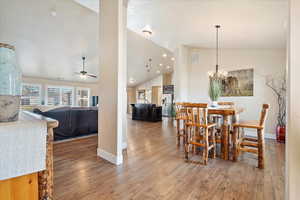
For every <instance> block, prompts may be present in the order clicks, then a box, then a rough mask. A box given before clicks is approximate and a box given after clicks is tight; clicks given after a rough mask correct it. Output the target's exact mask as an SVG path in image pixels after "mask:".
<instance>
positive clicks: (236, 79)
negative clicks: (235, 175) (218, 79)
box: [222, 69, 254, 97]
mask: <svg viewBox="0 0 300 200" xmlns="http://www.w3.org/2000/svg"><path fill="white" fill-rule="evenodd" d="M253 89H254V69H241V70H235V71H230V72H228V75H227V77H226V79H225V80H223V81H222V96H223V97H237V96H253Z"/></svg>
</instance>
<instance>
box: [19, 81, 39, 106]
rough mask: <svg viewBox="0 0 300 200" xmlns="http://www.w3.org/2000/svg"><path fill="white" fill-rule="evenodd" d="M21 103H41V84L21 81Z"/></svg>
mask: <svg viewBox="0 0 300 200" xmlns="http://www.w3.org/2000/svg"><path fill="white" fill-rule="evenodd" d="M21 105H41V85H38V84H29V83H23V84H22V97H21Z"/></svg>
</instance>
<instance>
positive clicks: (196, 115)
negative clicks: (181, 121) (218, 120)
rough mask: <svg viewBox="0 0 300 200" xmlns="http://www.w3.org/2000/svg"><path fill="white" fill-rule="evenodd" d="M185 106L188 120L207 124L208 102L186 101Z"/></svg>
mask: <svg viewBox="0 0 300 200" xmlns="http://www.w3.org/2000/svg"><path fill="white" fill-rule="evenodd" d="M184 106H185V108H186V116H188V122H192V123H194V124H202V125H207V123H208V120H207V109H208V104H203V103H186V104H185V105H184Z"/></svg>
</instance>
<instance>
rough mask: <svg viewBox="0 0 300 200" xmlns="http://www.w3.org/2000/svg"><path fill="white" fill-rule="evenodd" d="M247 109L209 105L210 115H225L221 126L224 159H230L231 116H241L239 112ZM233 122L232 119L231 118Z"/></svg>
mask: <svg viewBox="0 0 300 200" xmlns="http://www.w3.org/2000/svg"><path fill="white" fill-rule="evenodd" d="M244 111H245V109H244V108H242V107H228V106H217V107H209V108H208V114H209V115H221V116H222V117H223V120H222V128H221V152H222V155H221V156H222V159H224V160H229V152H230V151H229V148H230V141H229V139H230V137H229V134H230V131H229V126H230V123H229V122H230V118H233V116H235V119H238V118H239V114H240V113H242V112H244ZM231 122H232V120H231Z"/></svg>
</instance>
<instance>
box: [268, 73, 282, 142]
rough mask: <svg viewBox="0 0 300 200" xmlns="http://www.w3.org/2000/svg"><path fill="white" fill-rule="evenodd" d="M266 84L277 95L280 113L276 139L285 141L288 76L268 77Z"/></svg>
mask: <svg viewBox="0 0 300 200" xmlns="http://www.w3.org/2000/svg"><path fill="white" fill-rule="evenodd" d="M266 85H267V86H268V87H269V88H271V89H272V91H273V92H274V94H275V95H276V97H277V103H278V114H277V126H276V140H277V142H280V143H285V131H286V76H285V74H284V75H283V76H282V77H280V78H274V77H267V79H266Z"/></svg>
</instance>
